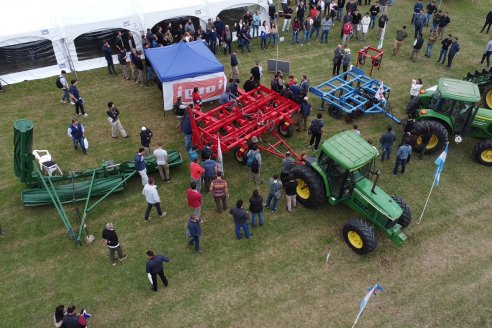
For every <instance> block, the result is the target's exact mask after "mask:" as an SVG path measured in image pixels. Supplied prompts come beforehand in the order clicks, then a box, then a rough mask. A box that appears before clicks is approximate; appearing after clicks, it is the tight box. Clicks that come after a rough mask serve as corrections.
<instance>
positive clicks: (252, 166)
mask: <svg viewBox="0 0 492 328" xmlns="http://www.w3.org/2000/svg"><path fill="white" fill-rule="evenodd" d="M246 158H247V160H246V164H247V165H248V168H249V178H250V179H251V181H253V183H254V184H255V185H259V184H260V171H261V154H260V150H259V149H258V146H256V145H253V147H252V149H250V150H249V151H248V153H247V154H246Z"/></svg>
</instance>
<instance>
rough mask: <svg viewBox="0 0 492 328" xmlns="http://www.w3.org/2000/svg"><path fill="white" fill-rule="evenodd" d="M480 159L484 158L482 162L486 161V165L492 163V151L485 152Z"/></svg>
mask: <svg viewBox="0 0 492 328" xmlns="http://www.w3.org/2000/svg"><path fill="white" fill-rule="evenodd" d="M491 93H492V92H491ZM480 157H481V158H482V161H484V162H486V163H492V150H490V149H487V150H484V151H483V152H482V153H481V154H480Z"/></svg>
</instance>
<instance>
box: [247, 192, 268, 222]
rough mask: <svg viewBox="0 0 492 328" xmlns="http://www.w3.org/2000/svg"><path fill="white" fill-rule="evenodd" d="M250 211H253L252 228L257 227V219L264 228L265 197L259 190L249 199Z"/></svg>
mask: <svg viewBox="0 0 492 328" xmlns="http://www.w3.org/2000/svg"><path fill="white" fill-rule="evenodd" d="M249 210H250V211H251V226H252V227H253V228H254V227H256V217H258V220H259V221H260V222H259V223H260V226H262V225H263V224H264V222H265V221H264V219H263V197H262V196H261V195H260V194H259V192H258V189H255V190H253V197H250V198H249Z"/></svg>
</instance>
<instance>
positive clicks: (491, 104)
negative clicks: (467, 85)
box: [485, 90, 492, 109]
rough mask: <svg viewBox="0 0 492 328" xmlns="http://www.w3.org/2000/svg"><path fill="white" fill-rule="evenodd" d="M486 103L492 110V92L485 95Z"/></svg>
mask: <svg viewBox="0 0 492 328" xmlns="http://www.w3.org/2000/svg"><path fill="white" fill-rule="evenodd" d="M485 102H486V103H487V107H488V108H491V109H492V90H490V91H489V92H487V94H486V95H485Z"/></svg>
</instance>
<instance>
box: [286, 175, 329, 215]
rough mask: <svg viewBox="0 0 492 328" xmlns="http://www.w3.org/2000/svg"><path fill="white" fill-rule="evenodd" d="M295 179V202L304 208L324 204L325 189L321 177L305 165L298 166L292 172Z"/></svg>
mask: <svg viewBox="0 0 492 328" xmlns="http://www.w3.org/2000/svg"><path fill="white" fill-rule="evenodd" d="M292 174H293V175H294V178H296V179H297V182H298V185H297V190H296V193H297V197H296V198H297V201H298V202H299V203H301V205H302V206H304V207H318V206H319V205H321V204H323V203H326V201H327V199H326V189H325V185H324V183H323V180H322V179H321V177H320V176H319V175H318V173H316V172H315V171H314V170H313V169H311V168H310V167H309V166H307V165H299V166H296V167H294V169H293V170H292Z"/></svg>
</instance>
